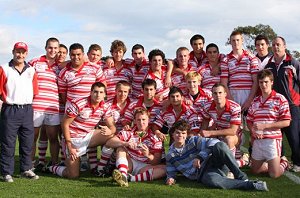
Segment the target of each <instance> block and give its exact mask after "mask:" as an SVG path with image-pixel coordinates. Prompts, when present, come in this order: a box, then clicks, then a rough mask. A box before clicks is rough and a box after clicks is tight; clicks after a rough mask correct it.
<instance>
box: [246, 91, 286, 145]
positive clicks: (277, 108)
mask: <svg viewBox="0 0 300 198" xmlns="http://www.w3.org/2000/svg"><path fill="white" fill-rule="evenodd" d="M290 119H291V114H290V108H289V104H288V101H287V100H286V98H285V97H284V96H283V95H281V94H279V93H276V92H275V91H274V90H273V91H272V93H271V94H270V95H269V97H268V98H267V99H266V100H265V101H263V97H262V95H260V96H257V97H256V98H254V100H253V102H252V103H251V105H250V107H249V110H248V114H247V122H250V123H252V124H254V123H257V122H260V123H274V122H278V121H282V120H290ZM254 132H255V131H252V133H254ZM263 133H264V138H272V139H282V133H281V130H280V129H265V130H264V131H263Z"/></svg>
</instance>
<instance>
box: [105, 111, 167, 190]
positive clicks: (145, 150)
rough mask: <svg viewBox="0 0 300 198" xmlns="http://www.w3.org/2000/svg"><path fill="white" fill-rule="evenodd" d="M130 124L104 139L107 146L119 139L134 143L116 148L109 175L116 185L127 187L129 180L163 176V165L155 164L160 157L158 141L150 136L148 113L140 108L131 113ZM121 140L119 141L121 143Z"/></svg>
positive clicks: (135, 180)
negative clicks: (130, 127) (114, 165)
mask: <svg viewBox="0 0 300 198" xmlns="http://www.w3.org/2000/svg"><path fill="white" fill-rule="evenodd" d="M134 123H135V125H134V127H133V128H132V129H131V130H122V131H121V132H120V133H119V135H117V136H116V137H114V138H112V139H110V140H109V141H108V142H107V144H106V145H107V146H108V147H112V146H115V145H116V144H120V143H119V142H120V140H121V142H124V143H126V142H134V143H135V146H133V147H132V146H130V147H128V148H124V147H119V148H118V149H117V169H115V170H114V173H113V178H114V180H115V181H116V182H117V183H118V184H119V185H120V186H124V187H128V180H129V181H130V182H140V181H151V180H154V179H159V178H162V177H164V176H165V175H166V170H165V165H159V164H160V160H161V156H162V149H163V146H162V142H161V141H160V140H159V139H158V138H157V137H156V136H155V135H154V133H153V132H152V131H151V129H150V128H149V127H148V124H149V113H148V111H147V110H146V109H144V108H140V109H137V110H136V111H135V112H134ZM124 143H123V144H124Z"/></svg>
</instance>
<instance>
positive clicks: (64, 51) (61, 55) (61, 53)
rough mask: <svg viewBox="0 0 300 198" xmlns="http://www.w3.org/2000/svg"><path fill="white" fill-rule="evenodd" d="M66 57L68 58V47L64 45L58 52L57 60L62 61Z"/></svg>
mask: <svg viewBox="0 0 300 198" xmlns="http://www.w3.org/2000/svg"><path fill="white" fill-rule="evenodd" d="M66 58H67V49H66V48H64V47H60V48H59V51H58V53H57V58H56V60H57V62H58V63H62V62H64V61H65V60H66Z"/></svg>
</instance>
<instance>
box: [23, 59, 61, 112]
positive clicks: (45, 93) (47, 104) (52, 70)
mask: <svg viewBox="0 0 300 198" xmlns="http://www.w3.org/2000/svg"><path fill="white" fill-rule="evenodd" d="M29 65H31V66H32V67H33V68H34V69H35V71H36V74H37V79H38V88H39V94H38V95H35V97H34V99H33V103H32V107H33V110H34V111H38V112H45V113H48V114H58V113H59V96H58V86H57V80H58V79H57V78H58V72H59V66H58V64H57V63H54V64H53V65H49V62H48V60H47V58H46V55H44V56H41V57H39V58H36V59H33V60H31V61H29Z"/></svg>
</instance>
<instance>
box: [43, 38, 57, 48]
mask: <svg viewBox="0 0 300 198" xmlns="http://www.w3.org/2000/svg"><path fill="white" fill-rule="evenodd" d="M50 42H58V44H59V40H58V39H57V38H55V37H50V38H48V39H47V41H46V45H45V48H47V46H48V44H49V43H50Z"/></svg>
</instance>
